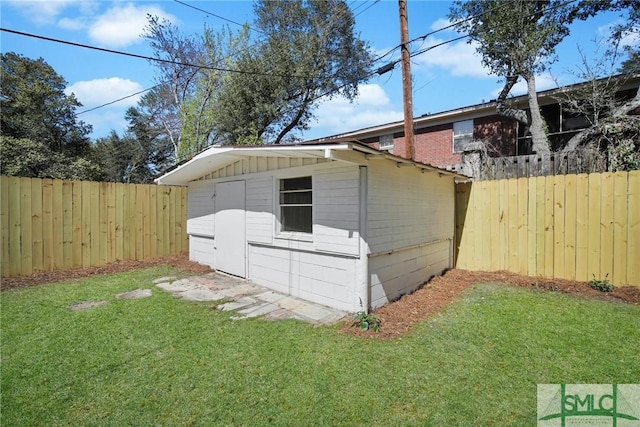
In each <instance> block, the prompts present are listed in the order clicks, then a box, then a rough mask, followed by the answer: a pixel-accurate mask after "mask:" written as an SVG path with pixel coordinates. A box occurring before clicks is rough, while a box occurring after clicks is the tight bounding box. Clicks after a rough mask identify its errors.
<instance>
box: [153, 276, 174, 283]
mask: <svg viewBox="0 0 640 427" xmlns="http://www.w3.org/2000/svg"><path fill="white" fill-rule="evenodd" d="M176 279H177V277H175V276H164V277H158V278H157V279H155V280H154V281H153V284H154V285H157V284H158V283H162V282H173V281H174V280H176Z"/></svg>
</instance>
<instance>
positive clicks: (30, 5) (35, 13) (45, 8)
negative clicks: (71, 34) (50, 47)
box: [3, 0, 100, 29]
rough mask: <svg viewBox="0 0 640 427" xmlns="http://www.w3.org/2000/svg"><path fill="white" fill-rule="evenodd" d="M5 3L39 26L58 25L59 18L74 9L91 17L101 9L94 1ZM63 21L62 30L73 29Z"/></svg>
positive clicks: (11, 0)
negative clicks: (66, 11)
mask: <svg viewBox="0 0 640 427" xmlns="http://www.w3.org/2000/svg"><path fill="white" fill-rule="evenodd" d="M3 3H5V4H7V5H10V6H12V7H14V8H15V9H18V10H20V12H21V14H22V15H24V16H25V18H27V19H28V20H29V21H30V22H33V23H35V24H37V25H47V24H54V23H56V21H57V19H58V16H59V15H60V14H62V13H63V12H64V11H65V10H67V9H69V8H72V7H75V8H78V10H79V11H80V13H81V14H82V15H90V14H92V13H94V12H95V11H96V10H97V9H98V8H99V7H100V5H99V2H98V1H94V0H27V1H25V0H4V1H3ZM63 21H65V22H63V26H62V28H67V29H73V28H69V27H65V26H64V24H66V23H67V22H66V20H65V19H63Z"/></svg>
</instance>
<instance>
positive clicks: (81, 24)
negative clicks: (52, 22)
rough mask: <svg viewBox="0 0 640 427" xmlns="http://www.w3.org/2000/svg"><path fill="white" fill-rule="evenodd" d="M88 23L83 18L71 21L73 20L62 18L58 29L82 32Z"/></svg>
mask: <svg viewBox="0 0 640 427" xmlns="http://www.w3.org/2000/svg"><path fill="white" fill-rule="evenodd" d="M86 25H87V24H86V22H85V20H84V19H82V18H77V19H71V18H62V19H61V20H59V21H58V27H60V28H63V29H65V30H82V29H83V28H85V27H86Z"/></svg>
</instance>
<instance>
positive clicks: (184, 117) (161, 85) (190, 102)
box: [138, 16, 241, 160]
mask: <svg viewBox="0 0 640 427" xmlns="http://www.w3.org/2000/svg"><path fill="white" fill-rule="evenodd" d="M148 21H149V22H148V24H147V26H146V27H145V32H144V37H145V38H146V39H147V40H148V41H149V42H150V44H151V47H152V48H153V50H154V55H155V57H157V58H160V59H163V60H164V61H168V62H154V65H156V66H157V69H158V76H157V78H156V80H157V82H158V84H157V85H156V87H155V88H154V89H153V90H152V91H150V92H149V93H147V94H146V95H145V96H143V97H142V99H141V101H140V102H139V104H138V110H139V111H140V113H141V114H145V115H146V116H147V117H148V118H149V120H150V121H151V122H153V123H154V125H155V127H156V128H157V129H161V130H162V132H163V133H164V134H165V135H166V136H167V137H168V138H169V140H170V141H171V143H172V144H173V147H174V155H175V158H176V159H178V160H180V159H184V158H187V157H190V156H192V155H193V154H195V153H197V152H199V151H201V150H202V149H203V148H205V147H206V146H208V145H210V144H211V143H212V142H213V141H214V140H215V134H214V129H215V122H214V120H213V117H214V115H215V114H214V113H215V108H214V107H213V105H212V104H213V102H214V99H215V95H216V93H217V91H218V90H219V87H220V80H221V75H220V72H219V71H218V70H217V69H216V67H215V66H216V65H219V64H220V63H221V62H222V61H223V58H224V55H225V54H226V53H228V52H229V50H230V49H233V45H234V43H235V41H234V36H233V35H232V34H231V33H229V32H228V31H221V32H220V33H218V34H214V33H213V32H212V31H211V30H210V29H209V28H208V27H206V26H205V28H204V31H203V33H202V34H201V35H200V36H191V37H189V36H184V35H183V34H181V33H180V31H179V29H178V28H177V27H176V26H175V25H173V24H171V23H170V22H169V21H167V20H160V19H159V18H158V17H154V16H149V17H148ZM240 36H241V35H240ZM185 64H187V65H185Z"/></svg>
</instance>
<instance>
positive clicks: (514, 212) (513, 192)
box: [480, 179, 519, 271]
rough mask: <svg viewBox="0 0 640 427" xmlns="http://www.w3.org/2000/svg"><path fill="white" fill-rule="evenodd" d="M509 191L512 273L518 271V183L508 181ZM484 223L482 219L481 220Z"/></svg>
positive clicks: (510, 260) (509, 267) (510, 267)
mask: <svg viewBox="0 0 640 427" xmlns="http://www.w3.org/2000/svg"><path fill="white" fill-rule="evenodd" d="M507 191H508V192H509V193H508V194H509V216H508V217H507V222H508V224H509V231H508V236H507V238H508V239H509V240H508V244H507V247H508V248H509V256H508V262H507V269H509V270H510V271H518V248H519V246H518V181H517V180H515V179H510V180H508V181H507ZM480 221H482V219H480Z"/></svg>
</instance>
